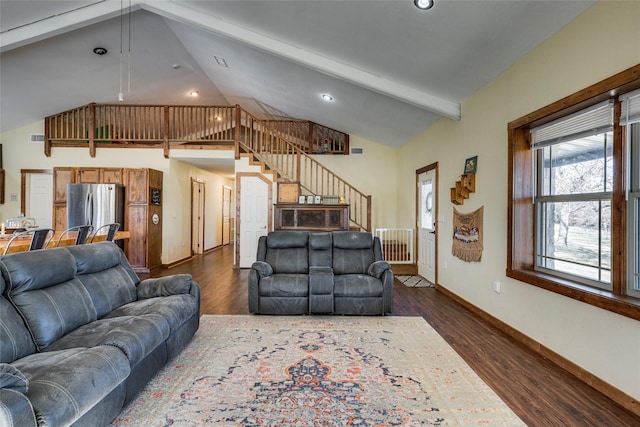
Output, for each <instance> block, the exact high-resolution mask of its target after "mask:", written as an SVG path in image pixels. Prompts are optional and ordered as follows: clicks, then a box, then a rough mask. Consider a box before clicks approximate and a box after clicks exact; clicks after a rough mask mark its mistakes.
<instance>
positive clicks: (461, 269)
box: [397, 1, 640, 399]
mask: <svg viewBox="0 0 640 427" xmlns="http://www.w3.org/2000/svg"><path fill="white" fill-rule="evenodd" d="M639 23H640V2H625V1H602V2H599V3H596V4H595V5H594V6H593V7H591V8H590V9H588V10H587V11H585V12H584V13H583V14H582V15H581V16H579V17H578V18H577V19H576V20H574V22H572V23H570V24H569V25H567V26H566V27H565V28H564V29H562V30H561V31H560V32H558V33H557V34H555V35H554V36H553V37H551V38H550V39H548V40H547V41H545V42H544V43H542V44H541V45H540V46H538V47H537V48H536V49H535V50H533V51H532V52H531V53H529V54H528V55H526V56H525V57H524V58H522V59H521V60H520V61H518V62H517V63H516V64H514V65H513V66H511V67H510V68H509V69H508V70H506V71H505V72H504V73H503V74H502V75H500V76H499V77H498V78H496V79H495V80H494V81H492V82H491V83H489V84H488V85H486V86H485V87H483V88H482V89H481V90H479V91H478V92H477V93H476V94H474V95H473V96H471V97H470V98H468V99H467V100H465V101H464V102H463V104H462V120H461V121H459V122H454V121H451V120H446V119H443V120H440V121H438V122H436V123H435V124H434V125H432V126H430V127H429V128H427V129H425V130H424V131H423V132H422V133H421V134H420V135H419V136H418V137H416V138H415V139H414V140H413V141H411V142H410V143H408V144H406V145H405V146H403V147H402V148H401V149H400V150H399V152H398V167H397V171H398V189H399V193H398V197H397V205H398V210H397V217H398V223H399V224H405V225H406V224H413V223H414V221H415V218H414V216H415V214H414V212H415V211H414V208H413V206H415V201H414V199H415V191H414V190H413V188H412V186H411V184H413V183H414V182H415V170H416V169H418V168H420V167H422V166H425V165H427V164H429V163H432V162H435V161H438V162H439V172H440V180H439V190H440V191H439V207H440V213H441V214H444V215H445V222H444V223H441V224H440V232H439V239H438V251H439V263H438V269H439V283H440V284H441V285H442V286H443V287H445V288H447V289H448V290H450V291H452V292H453V293H455V294H457V295H459V296H460V297H462V298H463V299H465V300H467V301H469V302H471V303H472V304H474V305H475V306H477V307H479V308H481V309H482V310H484V311H486V312H488V313H490V314H491V315H493V316H495V317H497V318H498V319H500V320H502V321H503V322H505V323H507V324H509V325H511V326H512V327H514V328H516V329H517V330H519V331H521V332H522V333H524V334H525V335H527V336H529V337H531V338H533V339H534V340H536V341H538V342H540V343H542V344H543V345H545V346H547V347H549V348H551V349H552V350H553V351H555V352H556V353H559V354H560V355H562V356H564V357H565V358H567V359H569V360H571V361H573V362H574V363H576V364H577V365H579V366H581V367H583V368H584V369H586V370H588V371H590V372H591V373H593V374H594V375H596V376H597V377H599V378H601V379H603V380H604V381H606V382H608V383H609V384H612V385H613V386H615V387H617V388H618V389H620V390H622V391H624V392H625V393H627V394H629V395H631V396H633V397H634V398H636V399H640V368H639V367H638V361H639V360H640V322H638V321H635V320H632V319H629V318H627V317H623V316H619V315H617V314H614V313H611V312H608V311H605V310H602V309H599V308H596V307H593V306H591V305H588V304H584V303H581V302H579V301H576V300H573V299H570V298H566V297H564V296H561V295H558V294H555V293H552V292H548V291H545V290H543V289H540V288H537V287H535V286H531V285H528V284H525V283H522V282H519V281H516V280H512V279H509V278H507V277H506V275H505V271H506V259H507V181H508V176H507V124H508V123H509V122H510V121H512V120H515V119H517V118H519V117H521V116H524V115H525V114H527V113H530V112H532V111H535V110H537V109H539V108H541V107H544V106H545V105H548V104H550V103H552V102H554V101H557V100H559V99H561V98H563V97H565V96H567V95H570V94H572V93H574V92H576V91H578V90H580V89H584V88H586V87H587V86H589V85H591V84H594V83H597V82H599V81H601V80H603V79H605V78H607V77H610V76H612V75H614V74H616V73H618V72H620V71H623V70H625V69H627V68H629V67H631V66H634V65H636V64H638V63H640V24H639ZM474 155H478V171H477V175H476V192H475V193H473V194H471V197H470V199H468V200H465V202H464V205H463V206H460V207H458V209H459V210H461V211H463V212H471V211H473V210H475V209H477V208H478V207H480V206H484V252H483V255H482V261H481V262H480V263H465V262H463V261H461V260H459V259H458V258H455V257H453V256H452V255H451V244H452V238H451V230H452V227H453V224H452V220H453V205H452V204H451V202H450V200H449V197H450V195H449V187H452V186H454V183H455V181H456V180H458V179H459V175H460V173H461V171H462V169H463V165H464V161H465V159H466V158H468V157H471V156H474ZM404 189H406V190H404ZM406 206H412V208H411V209H406V208H405V207H406ZM400 207H402V208H400ZM494 280H498V281H500V282H502V293H500V294H496V293H494V292H492V282H493V281H494Z"/></svg>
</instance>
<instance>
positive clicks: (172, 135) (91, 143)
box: [45, 104, 349, 157]
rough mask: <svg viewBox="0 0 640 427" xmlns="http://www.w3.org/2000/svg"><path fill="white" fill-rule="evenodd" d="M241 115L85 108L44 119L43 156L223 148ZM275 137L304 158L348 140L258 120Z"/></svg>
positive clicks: (335, 149)
mask: <svg viewBox="0 0 640 427" xmlns="http://www.w3.org/2000/svg"><path fill="white" fill-rule="evenodd" d="M243 113H246V112H245V111H244V110H243V109H242V108H241V107H240V106H237V105H236V106H200V105H198V106H191V105H172V106H167V105H127V104H88V105H84V106H82V107H78V108H74V109H72V110H69V111H65V112H62V113H58V114H54V115H52V116H49V117H46V118H45V154H46V155H47V156H50V155H51V148H52V147H55V146H61V147H65V146H66V147H68V146H72V147H77V146H84V147H88V148H89V150H90V154H91V157H95V150H96V147H97V146H100V147H109V146H118V147H122V146H123V145H126V146H133V147H156V146H159V145H161V146H163V147H164V150H165V156H167V157H168V155H169V150H170V149H172V148H185V147H192V146H194V145H199V146H205V147H207V148H217V147H223V148H226V149H228V147H229V146H231V145H233V144H235V141H236V140H237V138H238V137H240V136H241V135H236V129H237V128H236V121H237V120H238V118H239V116H240V115H242V114H243ZM262 122H264V123H269V127H270V128H271V129H274V131H276V132H280V133H282V134H287V135H292V136H294V137H293V139H292V140H291V143H292V144H294V145H296V146H297V147H298V148H300V149H301V150H302V151H304V152H307V153H316V154H318V153H323V154H325V153H330V154H347V153H348V152H349V135H347V134H345V133H343V132H340V131H337V130H335V129H331V128H329V127H326V126H323V125H319V124H317V123H313V122H311V121H306V120H262Z"/></svg>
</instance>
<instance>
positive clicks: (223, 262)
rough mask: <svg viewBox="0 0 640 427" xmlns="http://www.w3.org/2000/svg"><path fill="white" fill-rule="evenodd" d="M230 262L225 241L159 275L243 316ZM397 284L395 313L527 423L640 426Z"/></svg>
mask: <svg viewBox="0 0 640 427" xmlns="http://www.w3.org/2000/svg"><path fill="white" fill-rule="evenodd" d="M232 265H233V246H225V247H222V248H218V249H215V250H213V251H211V252H209V253H207V254H205V255H202V256H198V257H195V258H193V259H191V260H190V261H187V262H185V263H182V264H180V265H177V266H175V267H173V268H169V269H165V270H162V271H161V272H159V273H158V274H156V276H167V275H171V274H177V273H190V274H191V275H192V276H193V278H194V280H195V281H197V282H198V283H199V284H200V286H201V289H202V295H201V297H202V300H201V312H202V314H248V312H249V311H248V302H247V276H248V270H247V269H241V270H234V269H233V266H232ZM395 285H396V286H395V288H394V314H393V315H394V316H422V317H424V319H425V320H426V321H427V322H429V324H431V326H432V327H433V328H434V329H435V330H436V331H438V333H439V334H440V335H442V337H443V338H444V339H445V340H446V341H447V342H448V343H449V345H451V347H453V348H454V349H455V351H456V352H457V353H458V354H459V355H460V356H461V357H462V358H463V359H464V360H465V361H466V362H467V363H468V364H469V366H471V368H472V369H473V370H474V371H475V372H476V373H477V374H478V375H479V376H480V377H481V378H482V379H483V380H484V381H485V382H486V383H487V384H488V385H489V386H490V387H491V388H492V389H493V390H494V391H495V392H496V393H497V394H498V395H499V396H500V397H501V398H502V399H503V400H504V401H505V402H506V403H507V405H508V406H509V407H510V408H511V409H512V410H513V411H514V412H515V413H516V414H517V415H518V416H519V417H520V418H521V419H522V420H523V421H524V422H525V423H526V424H527V425H529V426H608V427H609V426H610V427H614V426H615V427H623V426H624V427H626V426H629V427H632V426H635V427H638V426H640V417H637V416H635V415H634V414H632V413H631V412H629V411H627V410H626V409H625V408H623V407H621V406H619V405H618V404H616V403H615V402H614V401H612V400H611V399H609V398H607V397H606V396H604V395H603V394H601V393H600V392H598V391H596V390H595V389H593V388H591V387H590V386H588V385H587V384H585V383H584V382H582V381H580V380H578V379H577V378H576V377H574V376H572V375H571V374H569V373H568V372H566V371H565V370H563V369H561V368H559V367H558V366H556V365H554V364H553V363H551V362H549V361H548V360H546V359H543V358H541V357H539V356H538V355H536V354H535V353H533V352H532V351H531V350H529V349H527V348H525V347H524V346H522V345H520V344H519V343H517V342H515V341H514V340H512V339H511V338H510V337H508V336H507V335H505V334H504V333H502V332H501V331H499V330H498V329H496V328H495V327H493V326H491V325H490V324H488V323H487V322H485V321H484V320H483V319H481V318H480V317H478V316H477V315H475V314H474V313H472V312H471V311H469V310H467V309H466V308H465V307H463V306H462V305H460V304H458V303H457V302H456V301H454V300H452V299H451V298H449V297H448V296H446V295H445V294H443V293H441V292H439V291H437V290H435V289H433V288H407V287H405V286H403V285H402V284H400V283H398V282H396V284H395Z"/></svg>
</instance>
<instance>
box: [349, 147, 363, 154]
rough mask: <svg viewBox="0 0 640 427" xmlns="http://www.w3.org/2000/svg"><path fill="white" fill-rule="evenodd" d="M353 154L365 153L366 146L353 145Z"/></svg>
mask: <svg viewBox="0 0 640 427" xmlns="http://www.w3.org/2000/svg"><path fill="white" fill-rule="evenodd" d="M351 154H364V148H362V147H351Z"/></svg>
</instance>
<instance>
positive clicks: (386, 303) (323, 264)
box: [249, 231, 393, 315]
mask: <svg viewBox="0 0 640 427" xmlns="http://www.w3.org/2000/svg"><path fill="white" fill-rule="evenodd" d="M392 309H393V272H392V271H391V267H390V266H389V263H387V262H386V261H384V258H383V254H382V249H381V245H380V239H379V238H378V237H374V236H373V235H372V234H371V233H368V232H355V231H333V232H318V233H310V232H307V231H274V232H271V233H269V234H268V235H267V236H262V237H260V239H259V241H258V251H257V257H256V262H254V263H253V265H252V266H251V271H250V272H249V311H250V312H251V313H256V314H344V315H384V314H389V313H391V312H392Z"/></svg>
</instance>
